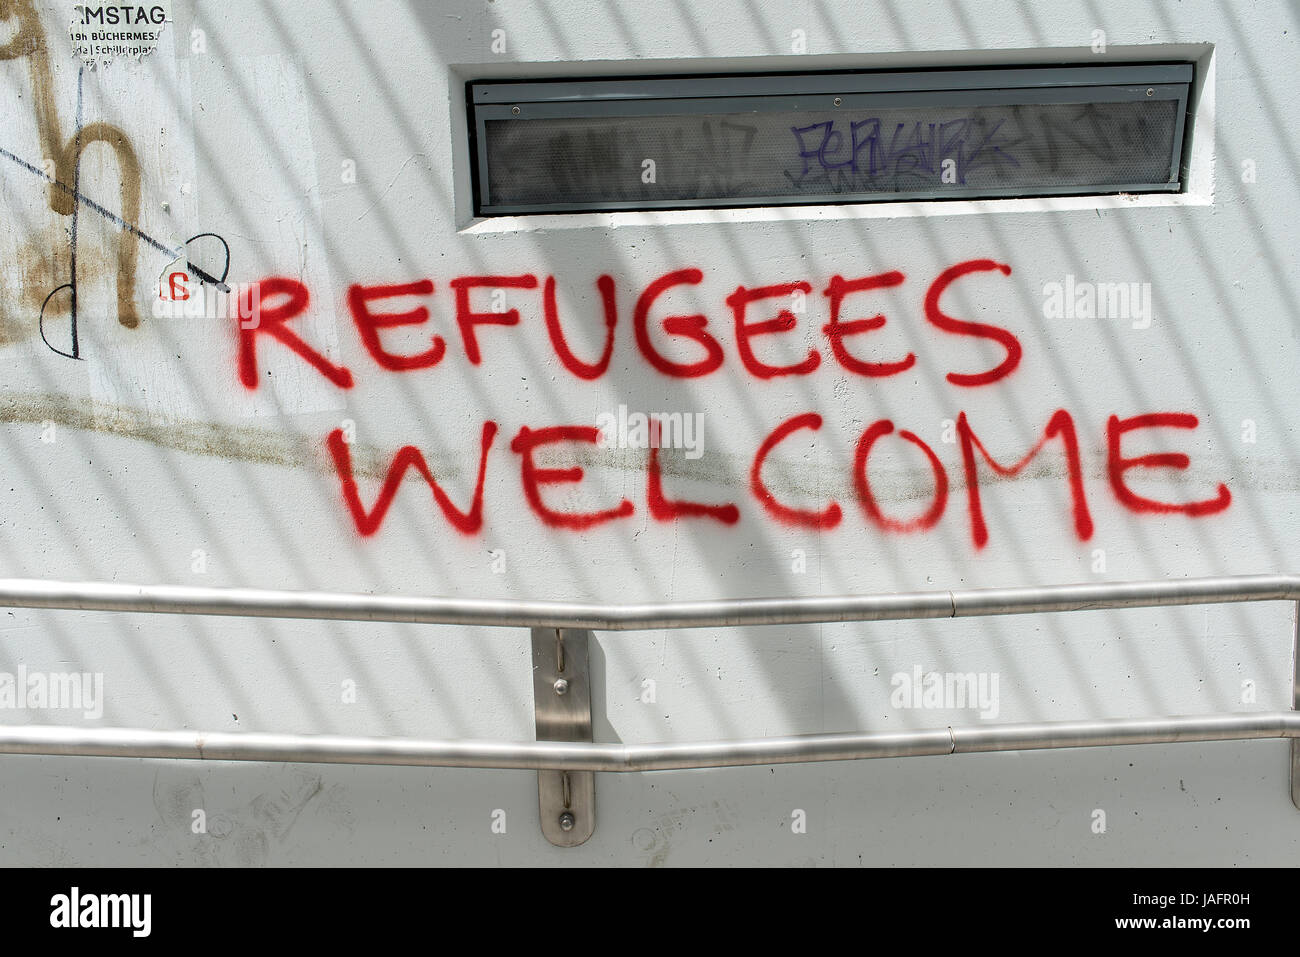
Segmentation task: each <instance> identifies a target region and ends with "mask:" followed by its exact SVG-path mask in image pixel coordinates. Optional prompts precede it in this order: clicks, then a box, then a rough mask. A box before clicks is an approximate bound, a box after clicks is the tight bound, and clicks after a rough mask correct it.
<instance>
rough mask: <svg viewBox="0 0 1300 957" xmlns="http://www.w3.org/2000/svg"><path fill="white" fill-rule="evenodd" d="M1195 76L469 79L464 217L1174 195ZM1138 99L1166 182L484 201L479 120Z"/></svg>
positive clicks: (1132, 71) (1165, 69) (1147, 68)
mask: <svg viewBox="0 0 1300 957" xmlns="http://www.w3.org/2000/svg"><path fill="white" fill-rule="evenodd" d="M1194 78H1195V68H1194V66H1193V64H1191V63H1150V64H1112V65H1106V66H1076V67H1008V68H1004V69H998V70H988V69H973V70H917V71H909V72H896V71H895V72H881V73H868V72H858V73H846V72H838V73H799V74H744V75H732V76H718V75H705V76H692V77H640V78H619V79H585V80H551V79H538V80H530V81H517V80H471V81H469V82H468V84H467V95H466V102H467V103H468V105H469V114H470V115H469V123H468V128H469V130H470V131H471V136H472V140H473V142H472V144H471V150H470V152H471V156H472V158H473V163H472V167H473V177H472V179H473V191H474V211H475V214H476V215H479V216H514V215H528V214H536V213H552V214H564V213H590V212H618V211H632V210H658V209H701V208H705V209H713V208H716V209H727V208H743V207H758V206H810V205H814V206H821V205H844V204H852V203H881V202H914V201H943V200H954V199H959V200H970V199H996V198H1007V197H1050V196H1079V195H1107V194H1114V193H1152V192H1180V191H1181V190H1182V189H1183V188H1184V182H1183V168H1182V159H1183V152H1184V143H1185V140H1186V138H1187V119H1188V105H1189V101H1190V96H1191V88H1192V83H1193V80H1194ZM1148 99H1151V100H1172V101H1174V102H1175V103H1176V108H1175V129H1174V136H1173V150H1172V153H1171V156H1170V163H1169V178H1168V181H1167V182H1164V183H1125V184H1106V185H1098V184H1084V185H1078V186H1012V187H992V188H989V187H973V186H972V187H963V186H949V187H947V188H944V189H927V190H912V191H906V192H903V191H899V192H879V191H877V192H857V193H822V194H817V195H815V196H808V197H803V196H789V195H784V196H747V197H741V198H727V197H703V198H699V199H668V200H627V201H608V202H591V203H563V204H559V203H557V204H552V203H541V204H532V203H494V202H493V201H492V196H491V178H490V175H489V171H488V155H487V123H488V122H490V121H499V120H507V121H512V122H513V121H521V122H526V121H528V120H535V119H557V118H582V117H612V116H666V115H692V114H713V113H769V112H797V111H814V110H816V111H825V110H832V109H854V108H864V107H899V106H934V105H961V106H966V105H969V106H1010V105H1017V104H1036V103H1116V102H1132V101H1138V100H1148Z"/></svg>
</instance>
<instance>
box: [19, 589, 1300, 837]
mask: <svg viewBox="0 0 1300 957" xmlns="http://www.w3.org/2000/svg"><path fill="white" fill-rule="evenodd" d="M1257 601H1286V602H1291V603H1292V604H1293V606H1294V607H1295V621H1294V624H1293V627H1292V650H1291V653H1292V668H1291V672H1292V673H1291V682H1292V695H1291V699H1292V700H1291V710H1289V711H1269V712H1246V713H1242V712H1234V713H1225V714H1211V715H1179V716H1170V717H1142V718H1121V719H1098V720H1086V721H1064V722H1034V723H1021V724H1003V725H986V726H976V727H965V728H959V727H951V726H950V727H945V728H936V729H931V730H922V731H902V732H866V733H862V732H848V733H831V734H811V735H789V736H783V737H772V738H750V739H744V740H731V741H707V742H691V743H684V744H678V743H673V744H605V743H594V742H592V737H591V715H590V697H589V680H588V676H587V673H586V661H585V657H586V656H585V649H586V645H587V643H588V642H589V640H590V639H591V633H592V632H593V631H611V632H615V631H617V632H624V631H648V630H660V629H667V628H673V629H677V628H714V627H718V628H734V627H755V626H770V625H792V624H817V623H828V622H867V621H872V622H874V621H901V620H908V619H922V618H924V619H931V618H963V617H982V616H991V615H1020V614H1045V613H1057V612H1067V611H1095V610H1101V609H1119V608H1159V607H1170V606H1180V605H1202V604H1219V603H1231V602H1257ZM0 607H15V608H45V609H65V610H79V611H109V612H122V613H153V614H181V615H225V616H239V617H259V618H292V619H314V620H331V621H364V622H407V623H416V624H428V625H434V624H437V625H462V626H481V627H500V628H526V629H529V632H530V636H531V641H532V649H533V653H532V656H531V662H532V667H533V669H534V707H535V710H536V717H537V728H538V737H539V740H537V741H526V742H503V741H471V740H412V739H405V738H366V737H349V736H341V735H304V734H273V733H272V734H268V733H249V732H240V733H230V732H196V731H177V730H163V731H158V730H151V729H126V728H85V727H58V726H53V727H52V726H42V725H17V726H14V725H11V726H6V727H0V754H39V755H63V756H82V757H132V758H169V759H185V760H216V761H268V762H294V763H310V764H358V765H402V766H418V767H459V768H511V769H526V770H536V771H538V772H539V807H540V816H541V823H542V829H543V833H544V834H545V835H546V837H547V839H548V840H550V841H551V842H552V843H554V844H557V845H559V846H564V847H571V846H574V845H577V844H581V843H582V842H583V841H584V840H586V839H587V837H588V836H590V834H591V833H592V831H593V830H594V827H595V784H594V780H593V781H591V782H590V787H589V788H588V786H587V782H586V781H585V780H583V779H578V778H576V777H574V776H576V775H582V774H587V775H591V774H594V773H596V772H632V771H664V770H683V769H689V768H715V767H739V766H747V765H775V764H794V763H804V762H816V761H853V760H861V759H868V758H900V757H916V756H923V755H944V754H963V753H971V752H995V751H1024V750H1040V749H1041V750H1051V749H1058V748H1084V747H1111V746H1118V745H1131V744H1176V743H1189V742H1204V741H1243V740H1256V739H1263V738H1283V739H1290V740H1291V749H1290V760H1289V775H1290V790H1291V801H1292V803H1293V804H1294V805H1295V806H1296V807H1297V808H1300V740H1297V739H1300V576H1296V575H1254V576H1238V577H1221V578H1187V579H1175V580H1172V581H1147V582H1110V583H1093V584H1079V585H1052V586H1029V587H1022V588H991V589H967V590H961V591H928V592H915V593H904V594H888V595H857V596H845V597H825V598H823V597H814V598H754V599H731V600H722V601H696V602H682V603H672V604H639V605H601V604H591V603H580V602H558V601H506V600H475V599H452V598H408V597H398V596H385V595H357V594H343V593H333V592H292V591H266V590H261V589H246V588H194V587H185V586H168V585H126V584H118V583H83V582H58V581H41V580H22V579H11V580H3V581H0ZM574 632H580V634H574ZM566 643H567V652H566ZM579 649H580V652H581V653H580V654H578V655H575V654H574V653H573V652H575V651H577V650H579ZM552 656H553V657H552ZM561 679H563V686H561V683H560V682H561ZM562 687H563V690H562ZM548 689H553V694H554V696H559V697H553V696H552V693H551V691H548ZM570 695H572V696H574V697H572V698H570V697H568V696H570ZM543 735H548V736H549V737H550V738H554V739H553V740H551V739H544V738H543V737H542V736H543ZM557 773H558V775H559V776H558V777H557V776H556V774H557ZM584 802H585V803H584ZM566 818H567V820H566Z"/></svg>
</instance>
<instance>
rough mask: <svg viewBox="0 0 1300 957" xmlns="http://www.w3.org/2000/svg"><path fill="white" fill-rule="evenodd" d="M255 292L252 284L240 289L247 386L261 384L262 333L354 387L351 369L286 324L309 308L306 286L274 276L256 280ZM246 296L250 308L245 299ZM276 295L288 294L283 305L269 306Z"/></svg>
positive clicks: (242, 364)
mask: <svg viewBox="0 0 1300 957" xmlns="http://www.w3.org/2000/svg"><path fill="white" fill-rule="evenodd" d="M253 292H254V289H253V288H252V287H250V288H248V289H243V290H241V291H240V293H239V295H240V297H241V303H240V308H239V309H238V310H237V312H239V313H240V314H242V316H247V317H248V318H247V319H243V318H242V317H241V316H236V320H237V321H238V322H239V379H240V381H241V382H243V383H244V385H245V386H246V387H247V388H249V389H256V388H257V382H258V379H257V337H258V336H260V335H266V336H270V337H271V338H272V339H275V340H277V341H278V342H280V343H281V344H283V345H286V346H288V347H289V348H290V349H292V350H293V351H294V352H296V353H297V354H298V355H300V356H301V357H302V358H304V359H306V360H307V362H308V363H310V364H311V366H312V368H313V369H316V370H317V371H318V372H320V374H321V375H323V376H325V378H327V379H329V380H330V381H331V382H333V383H334V384H335V385H336V386H338V387H339V388H340V389H350V388H352V373H351V372H349V371H348V370H347V369H345V368H344V367H343V366H338V365H335V364H334V363H332V362H330V361H329V360H328V359H326V358H325V357H324V356H323V355H321V354H320V353H319V352H317V351H316V350H315V349H313V348H312V347H311V346H309V345H308V344H307V343H306V342H304V341H303V339H302V338H301V337H300V336H299V335H298V334H297V333H296V332H293V331H292V330H290V329H289V328H288V326H286V325H285V323H287V322H288V321H289V320H290V319H293V318H294V317H296V316H299V315H302V313H303V312H305V311H306V309H307V303H308V300H309V296H308V294H307V287H306V286H304V285H303V284H302V283H300V282H299V281H298V280H296V279H288V278H286V277H283V276H270V277H268V278H266V279H263V280H262V281H261V282H260V283H257V284H256V292H257V295H256V296H254V295H253ZM245 296H246V297H247V300H248V308H247V309H245V308H244V303H243V301H242V299H243V297H245ZM276 296H285V297H286V299H285V301H284V302H283V303H281V304H280V305H279V306H276V307H274V308H272V309H268V308H266V303H267V301H268V300H270V299H274V298H275V297H276Z"/></svg>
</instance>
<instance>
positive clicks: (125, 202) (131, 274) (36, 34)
mask: <svg viewBox="0 0 1300 957" xmlns="http://www.w3.org/2000/svg"><path fill="white" fill-rule="evenodd" d="M11 19H16V20H17V29H16V30H15V31H14V34H13V36H12V37H11V38H10V40H9V42H8V43H5V44H3V45H0V60H18V59H24V58H25V59H26V60H27V68H28V74H29V78H30V82H31V86H32V97H33V99H34V106H33V112H34V116H35V120H36V128H37V131H38V132H39V134H40V138H41V149H42V151H43V153H44V154H45V156H44V158H45V159H48V160H53V162H54V180H55V181H54V182H52V183H50V187H49V204H50V209H52V210H54V212H56V213H58V214H59V215H60V216H71V215H72V213H73V211H74V210H75V208H76V197H75V196H73V195H72V192H71V189H72V185H73V183H74V182H75V181H76V178H77V177H76V171H77V164H78V163H79V162H80V160H81V156H82V154H83V153H84V152H85V150H86V148H87V147H88V146H90V145H92V144H93V143H104V144H106V145H107V146H108V147H109V148H110V149H111V150H112V151H113V154H114V156H115V157H116V158H117V166H118V176H119V181H120V188H119V194H120V200H121V208H120V213H121V217H122V219H123V220H125V221H126V222H127V223H130V224H132V225H134V224H135V223H136V221H137V220H138V219H139V218H140V163H139V160H138V159H137V158H136V155H135V148H134V147H133V146H132V145H131V140H130V139H129V138H128V137H127V135H126V134H125V133H124V132H123V131H122V130H120V129H118V128H117V127H116V126H112V125H110V124H108V123H89V124H87V125H86V126H84V127H83V128H82V129H81V130H79V131H78V132H77V133H76V134H75V135H74V136H73V137H72V138H71V139H70V140H67V141H66V142H65V141H64V140H63V126H62V123H61V122H60V119H59V108H58V104H57V103H56V102H55V100H54V84H53V81H52V79H51V74H50V55H49V45H48V43H47V42H46V38H45V28H44V27H43V26H42V25H41V19H40V16H39V15H38V14H37V13H36V9H35V7H34V6H33V5H32V0H0V20H11ZM137 253H138V250H137V248H136V240H135V238H134V237H133V236H131V235H130V234H129V233H128V232H127V231H125V230H123V231H122V232H121V233H119V235H118V240H117V316H118V321H119V322H121V324H122V325H124V326H126V327H127V328H128V329H134V328H135V327H136V326H138V325H139V324H140V316H139V311H138V309H137V307H136V303H135V298H134V289H135V272H136V257H137ZM54 275H55V276H58V275H67V273H66V272H65V273H55V274H54ZM57 284H58V280H57V279H56V280H54V282H52V283H51V286H50V288H53V286H54V285H57Z"/></svg>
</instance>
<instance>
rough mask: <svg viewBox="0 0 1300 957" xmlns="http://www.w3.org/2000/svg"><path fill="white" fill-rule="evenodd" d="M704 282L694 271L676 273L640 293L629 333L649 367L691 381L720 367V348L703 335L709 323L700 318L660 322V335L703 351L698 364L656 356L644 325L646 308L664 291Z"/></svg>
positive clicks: (677, 317) (671, 318)
mask: <svg viewBox="0 0 1300 957" xmlns="http://www.w3.org/2000/svg"><path fill="white" fill-rule="evenodd" d="M703 279H704V273H702V272H700V270H698V269H679V270H677V271H676V272H670V273H668V274H667V275H666V276H660V277H659V278H658V279H656V280H655V281H654V282H652V283H651V284H650V285H648V286H647V287H646V288H645V291H644V292H642V293H641V298H639V299H638V300H637V301H636V310H635V311H634V312H633V314H632V326H633V331H634V332H635V334H636V344H637V348H638V349H640V350H641V354H642V355H643V356H645V358H646V361H648V362H649V363H650V364H651V365H652V366H654V367H655V368H656V369H658V370H659V371H660V372H662V373H663V374H664V375H670V376H676V377H677V378H681V379H693V378H696V377H698V376H705V375H708V374H709V373H710V372H713V371H714V370H716V369H717V368H718V367H719V366H720V365H722V360H723V353H722V346H720V345H718V340H717V339H715V338H713V336H711V335H709V333H707V332H705V331H704V330H705V327H706V326H707V325H708V324H709V320H708V319H706V318H705V317H704V316H702V315H698V314H697V315H693V316H668V317H667V318H665V319H664V321H663V328H664V331H665V332H667V333H668V334H669V335H673V336H685V337H686V338H687V339H691V340H693V341H695V342H697V343H699V344H700V345H701V346H703V347H704V351H705V353H706V355H705V357H704V358H703V359H701V360H699V361H698V362H689V363H683V362H673V361H671V360H669V359H666V358H665V357H664V356H662V355H660V354H659V352H658V351H657V350H656V349H655V347H654V343H652V342H651V341H650V332H649V329H648V323H649V318H650V308H651V307H652V306H653V305H654V303H655V300H656V299H658V298H659V296H660V294H662V293H663V292H664V291H665V290H667V289H671V288H672V287H673V286H684V285H698V284H699V283H700V282H701V281H702V280H703Z"/></svg>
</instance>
